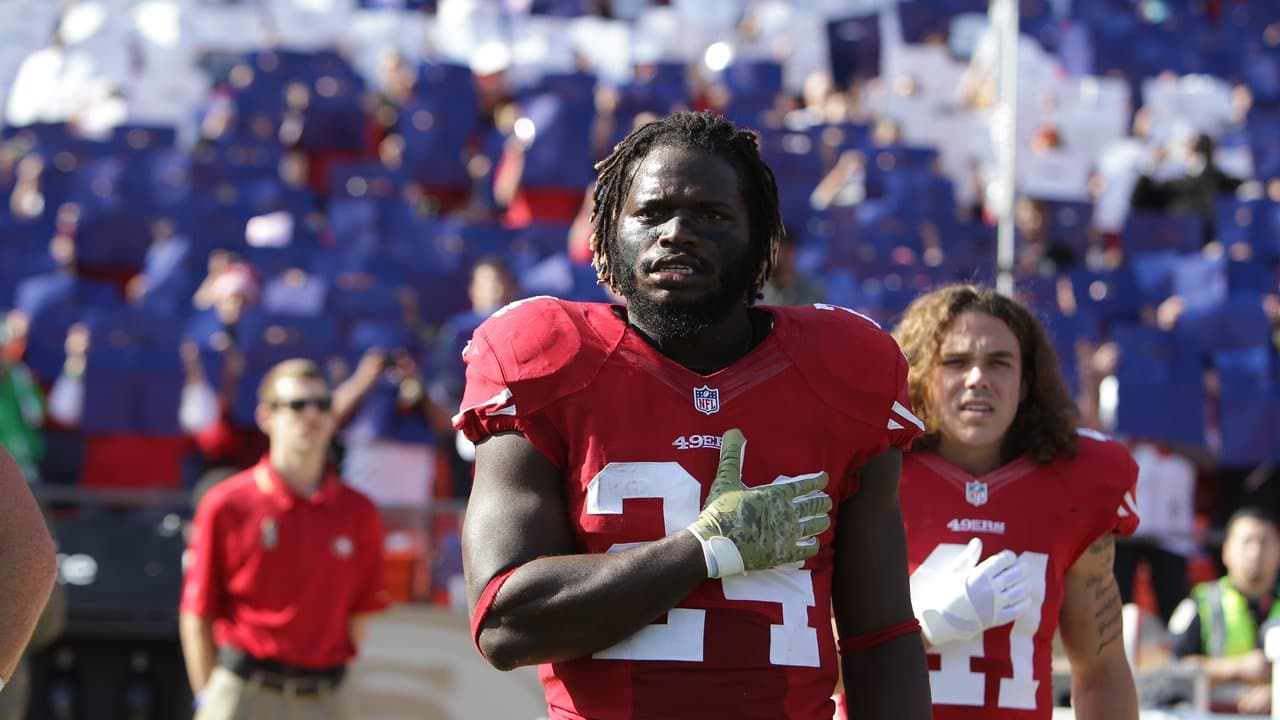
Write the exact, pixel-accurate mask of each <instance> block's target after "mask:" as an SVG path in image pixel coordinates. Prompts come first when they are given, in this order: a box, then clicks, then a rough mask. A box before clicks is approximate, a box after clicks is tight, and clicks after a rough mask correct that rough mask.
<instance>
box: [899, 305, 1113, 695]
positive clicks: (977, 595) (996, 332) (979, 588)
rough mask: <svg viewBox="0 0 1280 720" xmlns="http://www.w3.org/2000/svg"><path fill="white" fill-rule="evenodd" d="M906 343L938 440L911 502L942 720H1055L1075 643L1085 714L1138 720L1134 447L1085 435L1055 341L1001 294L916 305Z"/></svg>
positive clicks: (1075, 685) (916, 584)
mask: <svg viewBox="0 0 1280 720" xmlns="http://www.w3.org/2000/svg"><path fill="white" fill-rule="evenodd" d="M894 337H895V338H897V340H898V342H899V343H900V344H901V345H902V349H903V351H904V352H905V353H906V355H907V359H908V360H909V361H910V363H911V380H910V386H911V400H912V402H913V404H914V407H915V408H916V409H917V412H918V414H919V415H920V417H921V418H922V419H923V420H924V421H925V422H926V423H927V427H928V428H929V430H930V432H929V433H928V434H926V435H924V436H923V437H922V438H921V439H920V440H919V441H918V442H917V444H916V448H915V450H913V451H912V452H910V453H908V454H907V456H906V458H905V459H904V461H903V467H902V489H901V494H902V511H903V517H904V518H905V521H906V527H907V539H908V542H909V548H910V556H911V570H912V579H911V582H912V599H913V601H914V602H915V611H916V615H917V617H919V618H920V620H921V623H922V625H923V626H924V630H925V638H926V640H927V641H928V642H929V643H931V645H932V647H931V648H930V650H929V668H930V672H929V679H930V686H931V689H932V693H933V703H934V710H933V712H934V717H935V718H938V719H939V720H961V719H963V718H975V719H976V718H982V719H983V720H1048V718H1050V717H1051V716H1052V713H1053V703H1052V691H1053V682H1052V675H1051V667H1050V664H1051V660H1052V654H1053V636H1054V632H1055V631H1061V633H1062V641H1063V645H1064V646H1065V648H1066V651H1067V657H1068V659H1069V660H1070V662H1071V695H1072V706H1073V707H1074V708H1075V715H1076V717H1077V718H1082V719H1085V720H1136V718H1137V717H1138V702H1137V694H1136V692H1135V690H1134V685H1133V676H1132V674H1131V670H1130V669H1129V664H1128V662H1127V660H1126V658H1125V653H1124V647H1123V642H1122V641H1121V620H1120V607H1121V602H1120V593H1119V590H1118V589H1117V586H1116V583H1115V578H1114V575H1113V572H1112V563H1113V558H1114V555H1115V540H1114V536H1115V535H1117V534H1120V535H1127V534H1130V533H1132V532H1133V531H1134V529H1136V527H1137V524H1138V518H1137V515H1136V514H1135V510H1134V501H1133V492H1134V485H1135V483H1136V482H1137V475H1138V468H1137V465H1136V464H1135V463H1134V461H1133V459H1132V458H1131V457H1130V455H1129V452H1128V450H1127V449H1125V447H1124V446H1123V445H1121V444H1119V443H1117V442H1114V441H1112V440H1109V439H1107V438H1106V437H1104V436H1102V435H1099V434H1097V433H1092V432H1088V431H1083V430H1082V431H1079V432H1077V430H1076V427H1075V411H1074V406H1073V404H1072V403H1071V400H1070V397H1069V395H1068V394H1067V391H1066V389H1065V387H1064V386H1063V384H1062V380H1061V377H1060V375H1059V371H1058V363H1057V358H1056V356H1055V354H1054V350H1053V348H1052V346H1051V345H1050V344H1049V342H1048V340H1047V338H1046V337H1045V333H1044V330H1043V329H1042V328H1041V327H1040V325H1039V323H1037V322H1036V320H1035V318H1034V317H1033V316H1032V315H1031V313H1030V312H1028V311H1027V309H1026V308H1025V307H1023V306H1022V305H1020V304H1019V303H1017V302H1015V301H1013V300H1010V299H1009V298H1006V297H1004V296H1002V295H1000V294H998V293H996V292H995V291H993V290H989V289H986V288H979V287H974V286H953V287H947V288H942V289H939V290H935V291H933V292H931V293H929V294H927V295H924V296H922V297H920V298H917V299H916V300H915V301H914V302H913V303H912V304H911V306H910V307H908V308H907V311H906V313H905V315H904V316H903V318H902V321H901V322H900V323H899V325H898V327H897V328H896V330H895V331H894ZM982 558H987V559H986V560H983V561H982V562H981V563H979V560H982Z"/></svg>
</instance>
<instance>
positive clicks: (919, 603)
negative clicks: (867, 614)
mask: <svg viewBox="0 0 1280 720" xmlns="http://www.w3.org/2000/svg"><path fill="white" fill-rule="evenodd" d="M981 556H982V539H981V538H974V539H972V540H970V541H969V544H968V545H966V546H965V548H964V550H962V551H960V554H959V555H957V556H956V557H955V558H954V559H953V560H952V561H951V562H950V563H949V564H948V565H947V566H946V567H945V568H943V569H941V570H934V569H931V568H924V567H921V568H918V569H917V570H916V572H914V573H912V575H911V604H912V606H913V607H914V608H915V612H916V618H917V619H918V620H920V626H921V629H922V630H923V633H924V638H925V640H927V641H928V642H929V644H930V645H932V646H934V647H937V646H938V645H943V644H946V643H949V642H953V641H955V640H965V639H968V638H971V637H973V636H975V635H978V634H980V633H982V632H985V631H986V630H988V629H989V628H993V627H999V626H1001V625H1004V624H1006V623H1010V622H1013V620H1014V619H1015V618H1016V617H1018V615H1019V614H1020V613H1021V612H1022V611H1023V610H1026V609H1027V608H1028V607H1029V606H1030V605H1031V596H1030V586H1029V585H1028V582H1027V573H1026V570H1024V569H1023V566H1022V563H1021V562H1019V561H1018V556H1017V555H1015V554H1014V553H1012V552H1011V551H1009V550H1002V551H1000V552H998V553H996V554H995V555H992V556H991V557H989V558H987V559H986V560H983V561H982V562H981V563H978V558H979V557H981Z"/></svg>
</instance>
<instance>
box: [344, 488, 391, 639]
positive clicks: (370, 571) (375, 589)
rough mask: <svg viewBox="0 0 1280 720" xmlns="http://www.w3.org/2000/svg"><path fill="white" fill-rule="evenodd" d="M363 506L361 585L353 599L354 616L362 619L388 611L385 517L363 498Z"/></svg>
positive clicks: (352, 610) (361, 524) (352, 609)
mask: <svg viewBox="0 0 1280 720" xmlns="http://www.w3.org/2000/svg"><path fill="white" fill-rule="evenodd" d="M360 500H361V501H362V502H363V503H364V505H365V506H366V507H365V513H364V515H365V517H364V520H363V522H361V523H360V528H361V534H362V535H363V537H362V538H360V547H361V548H362V549H363V552H362V555H363V558H362V567H361V569H360V573H361V582H360V585H359V587H357V588H356V589H355V593H354V596H353V597H352V606H351V613H352V614H353V615H359V614H362V613H371V612H377V611H379V610H383V609H385V608H386V607H387V604H388V603H387V588H386V587H385V586H384V585H383V578H382V574H383V567H384V566H385V563H384V562H383V549H384V543H385V542H386V536H385V532H384V530H383V527H382V514H381V513H379V512H378V509H377V508H376V507H374V505H373V503H371V502H369V501H368V500H366V499H364V498H360Z"/></svg>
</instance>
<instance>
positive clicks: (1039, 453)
mask: <svg viewBox="0 0 1280 720" xmlns="http://www.w3.org/2000/svg"><path fill="white" fill-rule="evenodd" d="M964 312H980V313H984V314H986V315H990V316H991V317H993V318H995V319H997V320H999V321H1000V322H1002V323H1004V324H1005V325H1006V326H1007V327H1008V328H1009V330H1011V331H1012V332H1013V335H1014V337H1016V338H1017V339H1018V347H1019V349H1020V350H1021V353H1022V384H1023V388H1025V390H1026V392H1025V393H1024V395H1025V397H1024V398H1023V400H1022V402H1020V403H1019V404H1018V412H1017V414H1016V415H1015V416H1014V418H1013V424H1012V425H1010V426H1009V430H1008V432H1006V433H1005V436H1004V442H1003V443H1002V445H1001V448H1000V455H1001V458H1000V459H1001V462H1002V463H1007V462H1009V461H1010V460H1013V459H1015V458H1018V457H1021V456H1023V455H1030V456H1031V457H1033V458H1034V459H1035V460H1036V461H1037V462H1040V463H1049V462H1053V461H1054V460H1057V459H1059V458H1070V457H1072V456H1073V455H1074V454H1075V451H1076V444H1077V435H1076V423H1077V418H1078V411H1077V410H1076V406H1075V403H1074V402H1072V400H1071V395H1070V393H1069V392H1067V388H1066V385H1065V384H1064V383H1063V381H1062V375H1061V373H1060V371H1059V368H1058V356H1057V353H1056V352H1055V351H1054V349H1053V346H1052V345H1051V344H1050V343H1049V338H1048V336H1047V335H1046V334H1045V331H1044V328H1043V327H1041V325H1040V323H1039V322H1038V321H1037V320H1036V318H1035V316H1034V315H1032V314H1031V311H1030V310H1028V309H1027V308H1026V307H1025V306H1023V305H1022V304H1021V303H1019V302H1018V301H1016V300H1012V299H1010V298H1008V297H1005V296H1004V295H1001V294H1000V293H998V292H996V291H995V290H992V289H990V288H985V287H980V286H977V285H948V286H945V287H941V288H938V289H936V290H933V291H931V292H929V293H926V294H925V295H921V296H920V297H918V298H916V299H915V300H914V301H912V303H911V304H910V305H909V306H908V307H907V310H906V312H905V313H904V314H903V316H902V319H901V320H900V321H899V322H898V325H897V327H895V328H894V330H893V337H894V339H895V340H897V341H898V345H900V346H901V347H902V352H903V353H904V354H905V355H906V356H907V362H908V363H909V364H910V367H911V370H910V373H909V375H908V378H907V385H908V388H909V390H910V393H911V403H912V405H913V406H914V410H915V413H916V415H917V416H919V417H920V419H921V420H923V421H924V423H925V427H926V428H932V427H935V425H934V423H933V422H932V420H933V408H931V407H929V397H928V392H927V386H928V384H929V380H930V378H931V377H932V376H933V373H934V371H935V370H937V368H938V363H939V359H940V355H941V348H942V339H943V336H944V335H945V334H946V333H947V331H948V330H950V328H951V325H952V323H954V322H955V319H956V318H957V317H958V316H959V315H960V314H961V313H964ZM938 436H939V433H938V431H936V430H932V431H930V432H927V433H926V434H925V435H924V436H923V437H921V438H920V439H919V440H917V441H916V448H925V449H935V448H937V446H938V439H939V437H938Z"/></svg>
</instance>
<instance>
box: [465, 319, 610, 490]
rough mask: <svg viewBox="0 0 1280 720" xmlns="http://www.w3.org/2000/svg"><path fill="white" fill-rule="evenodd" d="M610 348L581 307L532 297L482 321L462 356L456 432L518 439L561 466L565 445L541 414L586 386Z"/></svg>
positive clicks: (472, 436)
mask: <svg viewBox="0 0 1280 720" xmlns="http://www.w3.org/2000/svg"><path fill="white" fill-rule="evenodd" d="M611 350H612V344H611V342H608V341H605V340H604V339H603V338H602V337H601V336H600V335H599V334H598V333H597V332H596V331H595V330H594V329H593V328H592V327H591V324H590V322H589V320H588V318H587V316H586V313H585V312H583V309H582V307H580V304H577V303H566V302H562V301H560V300H556V299H554V298H546V297H538V298H530V299H528V300H522V301H519V302H516V303H512V304H511V305H508V306H507V307H505V308H503V309H501V310H499V311H498V312H496V313H494V314H493V316H492V317H490V318H489V319H488V320H485V321H484V322H483V323H482V324H481V325H480V327H479V328H477V329H476V331H475V334H474V335H473V336H472V338H471V342H470V343H468V345H467V347H466V349H465V350H463V353H462V359H463V361H464V362H465V363H466V366H467V384H466V389H465V390H464V391H463V395H462V409H461V410H460V411H459V413H458V414H457V415H456V416H454V418H453V424H454V427H456V428H458V429H459V430H460V431H462V433H463V434H464V435H466V437H467V439H468V440H471V441H472V442H479V441H480V440H482V439H484V438H486V437H488V436H490V435H493V434H495V433H499V432H510V431H515V432H519V433H521V434H523V435H524V436H525V437H527V438H528V439H529V441H530V442H531V443H533V445H534V447H536V448H538V450H539V451H540V452H542V454H543V455H545V456H546V457H547V459H548V460H550V461H551V462H552V464H554V465H555V466H556V467H558V468H562V469H563V468H564V466H565V463H566V462H567V460H566V453H567V448H566V443H565V440H564V438H563V436H562V434H561V432H560V431H559V429H558V428H557V427H556V425H555V423H554V422H553V420H552V419H551V418H550V417H549V416H548V413H547V409H548V408H549V407H550V406H552V405H553V404H554V403H555V402H556V401H558V400H560V399H561V398H563V397H565V396H566V395H569V394H571V393H574V392H577V391H579V390H581V389H583V388H585V387H587V386H588V385H589V384H590V382H591V380H592V379H593V378H594V377H595V375H596V373H597V372H598V371H599V369H600V366H601V365H603V363H604V360H605V359H606V358H607V356H608V354H609V353H610V352H611Z"/></svg>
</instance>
